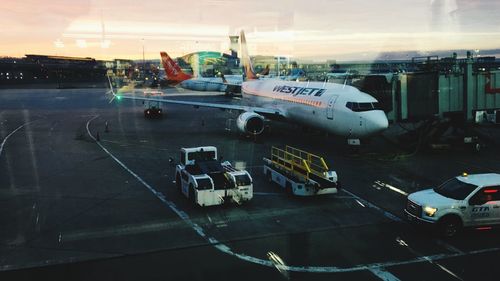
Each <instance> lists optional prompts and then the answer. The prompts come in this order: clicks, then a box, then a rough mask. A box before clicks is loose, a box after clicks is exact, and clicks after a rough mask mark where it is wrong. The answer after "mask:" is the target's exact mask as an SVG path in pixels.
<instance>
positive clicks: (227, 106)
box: [113, 94, 285, 117]
mask: <svg viewBox="0 0 500 281" xmlns="http://www.w3.org/2000/svg"><path fill="white" fill-rule="evenodd" d="M113 95H114V96H115V97H116V99H118V100H121V99H131V100H141V101H154V102H161V103H169V104H180V105H191V106H194V107H196V108H198V107H210V108H218V109H224V110H238V111H245V112H246V111H249V112H255V113H260V114H262V115H266V116H270V117H271V116H272V117H285V116H284V115H283V113H282V112H281V111H280V110H279V109H272V108H266V107H254V106H244V105H235V104H224V103H210V102H197V101H183V100H173V99H163V98H151V97H139V96H131V95H116V94H113Z"/></svg>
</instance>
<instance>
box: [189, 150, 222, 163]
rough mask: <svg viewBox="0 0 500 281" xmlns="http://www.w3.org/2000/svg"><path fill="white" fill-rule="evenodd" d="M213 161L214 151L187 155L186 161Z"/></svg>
mask: <svg viewBox="0 0 500 281" xmlns="http://www.w3.org/2000/svg"><path fill="white" fill-rule="evenodd" d="M213 159H215V151H197V152H190V153H189V154H188V160H195V161H207V160H213Z"/></svg>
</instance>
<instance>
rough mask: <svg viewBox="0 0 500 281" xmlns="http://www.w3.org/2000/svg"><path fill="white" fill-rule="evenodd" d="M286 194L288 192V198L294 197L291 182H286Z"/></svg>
mask: <svg viewBox="0 0 500 281" xmlns="http://www.w3.org/2000/svg"><path fill="white" fill-rule="evenodd" d="M285 192H286V194H288V196H293V188H292V184H291V183H290V182H289V181H286V184H285Z"/></svg>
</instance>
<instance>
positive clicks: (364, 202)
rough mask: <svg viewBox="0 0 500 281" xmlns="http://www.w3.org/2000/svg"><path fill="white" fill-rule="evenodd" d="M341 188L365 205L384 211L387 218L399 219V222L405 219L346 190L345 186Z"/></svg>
mask: <svg viewBox="0 0 500 281" xmlns="http://www.w3.org/2000/svg"><path fill="white" fill-rule="evenodd" d="M341 190H342V191H343V192H345V193H347V194H349V195H351V196H352V197H354V198H355V199H356V200H358V201H359V202H361V203H363V205H365V206H368V207H369V208H372V209H375V210H377V211H378V212H380V213H382V214H383V215H384V216H385V217H386V218H388V219H390V220H393V221H398V222H400V221H403V220H402V219H400V218H399V217H397V216H395V215H393V214H391V213H389V212H387V211H385V210H383V209H382V208H380V207H378V206H375V205H373V204H372V203H370V202H368V201H366V200H365V199H363V198H361V197H359V196H357V195H356V194H354V193H352V192H350V191H348V190H346V189H344V188H342V189H341Z"/></svg>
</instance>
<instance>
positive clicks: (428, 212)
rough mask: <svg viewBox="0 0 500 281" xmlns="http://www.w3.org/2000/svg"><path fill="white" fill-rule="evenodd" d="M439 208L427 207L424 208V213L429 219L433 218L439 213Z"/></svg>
mask: <svg viewBox="0 0 500 281" xmlns="http://www.w3.org/2000/svg"><path fill="white" fill-rule="evenodd" d="M437 210H438V209H437V208H432V207H429V206H425V207H424V213H425V214H426V215H427V216H428V217H433V216H434V214H435V213H436V212H437Z"/></svg>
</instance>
